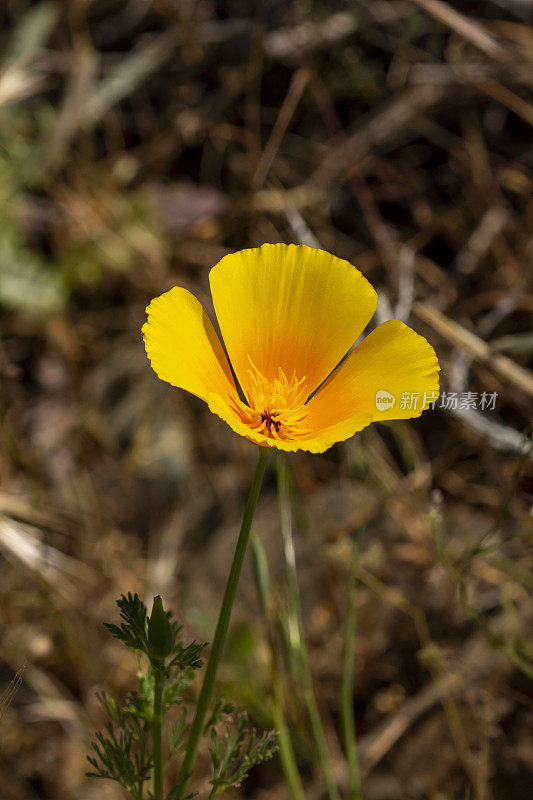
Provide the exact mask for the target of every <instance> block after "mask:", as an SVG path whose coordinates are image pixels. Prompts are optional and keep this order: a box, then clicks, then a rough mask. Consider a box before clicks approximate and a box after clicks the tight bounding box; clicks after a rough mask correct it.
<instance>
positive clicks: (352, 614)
mask: <svg viewBox="0 0 533 800" xmlns="http://www.w3.org/2000/svg"><path fill="white" fill-rule="evenodd" d="M352 548H353V549H352V558H351V565H350V577H349V584H348V608H347V613H346V634H345V639H344V656H343V662H342V688H341V721H342V732H343V736H344V750H345V753H346V762H347V765H348V786H349V794H348V797H349V798H350V800H361V778H360V775H359V761H358V758H357V740H356V737H355V722H354V713H353V676H354V655H355V627H356V622H357V616H356V605H355V599H356V589H357V569H358V565H359V537H358V535H357V536H356V537H355V539H354V541H353V545H352Z"/></svg>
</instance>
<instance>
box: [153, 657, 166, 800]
mask: <svg viewBox="0 0 533 800" xmlns="http://www.w3.org/2000/svg"><path fill="white" fill-rule="evenodd" d="M164 686H165V668H164V664H163V663H161V664H158V665H157V666H154V717H153V720H152V757H153V760H154V767H153V775H152V794H153V796H154V800H163V758H162V752H161V728H162V724H163V689H164Z"/></svg>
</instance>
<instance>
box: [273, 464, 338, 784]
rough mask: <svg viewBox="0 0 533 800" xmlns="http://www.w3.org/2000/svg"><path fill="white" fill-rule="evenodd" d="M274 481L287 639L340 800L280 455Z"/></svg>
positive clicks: (328, 777) (330, 781)
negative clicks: (309, 644) (284, 578)
mask: <svg viewBox="0 0 533 800" xmlns="http://www.w3.org/2000/svg"><path fill="white" fill-rule="evenodd" d="M277 479H278V498H279V508H280V521H281V535H282V538H283V551H284V555H285V566H286V569H287V583H288V594H289V615H290V622H289V624H290V637H291V643H292V646H293V647H294V650H295V653H296V656H297V664H298V671H299V673H300V680H301V682H302V692H303V697H304V701H305V704H306V706H307V713H308V715H309V721H310V723H311V730H312V731H313V737H314V739H315V744H316V749H317V752H318V758H319V761H320V765H321V767H322V772H323V773H324V781H325V783H326V789H327V793H328V796H329V798H330V800H340V794H339V790H338V788H337V784H336V782H335V779H334V777H333V770H332V768H331V761H330V757H329V753H328V747H327V743H326V737H325V734H324V729H323V727H322V721H321V719H320V713H319V711H318V706H317V702H316V698H315V693H314V691H313V681H312V676H311V670H310V668H309V658H308V655H307V647H306V644H305V637H304V630H303V621H302V611H301V606H300V591H299V588H298V577H297V574H296V557H295V553H294V542H293V538H292V512H291V499H290V484H289V474H288V467H287V462H286V460H285V458H284V457H283V456H282V455H280V457H279V458H278V464H277Z"/></svg>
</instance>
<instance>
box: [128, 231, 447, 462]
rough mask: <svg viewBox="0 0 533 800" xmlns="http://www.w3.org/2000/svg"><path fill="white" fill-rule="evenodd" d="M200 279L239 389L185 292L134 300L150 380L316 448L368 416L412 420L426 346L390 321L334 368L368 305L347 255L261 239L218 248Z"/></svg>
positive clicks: (268, 440) (276, 441)
mask: <svg viewBox="0 0 533 800" xmlns="http://www.w3.org/2000/svg"><path fill="white" fill-rule="evenodd" d="M209 282H210V286H211V294H212V296H213V304H214V308H215V313H216V316H217V319H218V323H219V326H220V331H221V333H222V337H223V340H224V343H225V346H226V350H227V353H228V356H229V360H230V362H231V365H232V367H233V371H234V374H235V376H236V378H237V381H238V384H239V386H240V392H241V395H240V396H239V391H238V389H237V388H236V384H235V381H234V378H233V375H232V370H231V368H230V364H229V362H228V358H227V357H226V354H225V353H224V350H223V348H222V345H221V343H220V340H219V338H218V336H217V334H216V333H215V330H214V328H213V325H212V323H211V320H210V319H209V317H208V315H207V314H206V312H205V311H204V309H203V307H202V306H201V304H200V303H199V302H198V300H197V299H196V298H195V297H194V295H192V294H191V293H190V292H188V291H187V290H186V289H182V288H180V287H175V288H174V289H171V290H170V291H169V292H166V293H165V294H162V295H161V296H160V297H156V298H155V299H154V300H152V302H151V303H150V305H149V306H148V308H147V309H146V311H147V314H148V321H147V322H146V323H145V324H144V326H143V329H142V330H143V335H144V342H145V346H146V352H147V354H148V358H149V359H150V362H151V364H152V367H153V369H154V371H155V372H156V374H157V375H158V376H159V377H160V378H161V379H162V380H164V381H168V383H171V384H172V385H173V386H178V387H180V388H181V389H185V390H186V391H188V392H191V393H192V394H195V395H197V396H198V397H200V398H201V399H202V400H204V401H205V402H206V403H207V404H208V406H209V408H210V409H211V411H212V412H213V413H215V414H217V415H218V416H219V417H221V418H222V419H223V420H224V421H225V422H227V424H228V425H229V426H230V427H231V428H233V430H234V431H236V433H239V434H241V435H242V436H246V438H247V439H250V441H252V442H255V443H256V444H258V445H262V446H268V447H277V448H279V449H280V450H309V451H311V452H312V453H320V452H323V451H324V450H327V449H328V448H329V447H331V446H332V445H333V444H334V443H335V442H340V441H344V440H345V439H348V438H349V437H350V436H353V434H354V433H357V431H360V430H361V429H362V428H364V427H366V425H369V424H370V423H371V422H376V421H379V420H389V419H408V418H409V417H418V416H420V414H421V413H422V411H424V410H425V409H426V408H428V406H429V404H430V403H431V402H432V401H433V400H435V399H436V398H437V396H438V391H439V379H438V372H439V363H438V361H437V357H436V355H435V351H434V350H433V348H432V347H431V345H429V344H428V342H427V341H426V340H425V339H424V338H423V337H422V336H419V335H418V334H417V333H415V332H414V331H413V330H411V328H408V327H407V325H404V323H403V322H399V321H398V320H389V321H388V322H384V323H383V324H382V325H379V326H378V327H377V328H375V329H374V330H373V331H372V332H371V333H370V334H369V335H368V336H367V337H366V338H365V339H363V341H362V342H361V343H360V344H358V345H357V347H355V348H354V349H353V350H352V351H351V352H350V353H349V355H348V356H347V357H346V358H345V359H344V361H343V362H342V363H341V364H340V366H338V365H339V362H340V361H341V359H342V358H343V357H344V356H345V355H346V353H347V352H348V351H349V350H350V348H351V347H352V345H353V343H354V342H355V340H356V339H357V338H358V336H359V335H360V334H361V332H362V331H363V330H364V328H365V327H366V325H367V324H368V322H369V320H370V318H371V317H372V315H373V313H374V311H375V309H376V305H377V294H376V292H375V290H374V288H373V287H372V286H371V285H370V283H369V282H368V281H367V280H366V278H364V277H363V275H361V273H360V272H359V271H358V270H357V269H355V267H353V266H352V265H351V264H349V263H348V262H347V261H344V260H342V259H340V258H335V256H332V255H330V254H329V253H326V252H325V251H323V250H314V249H312V248H310V247H305V246H304V245H284V244H264V245H263V246H262V247H258V248H253V249H250V250H241V251H240V252H237V253H232V254H230V255H227V256H225V257H224V258H223V259H222V260H221V261H220V262H219V263H218V264H217V265H216V266H215V267H213V269H212V270H211V272H210V273H209ZM241 398H244V402H243V399H241Z"/></svg>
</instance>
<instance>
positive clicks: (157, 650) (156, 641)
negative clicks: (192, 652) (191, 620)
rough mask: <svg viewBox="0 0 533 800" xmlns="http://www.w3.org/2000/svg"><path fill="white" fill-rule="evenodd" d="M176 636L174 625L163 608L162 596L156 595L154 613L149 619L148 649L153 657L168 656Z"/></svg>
mask: <svg viewBox="0 0 533 800" xmlns="http://www.w3.org/2000/svg"><path fill="white" fill-rule="evenodd" d="M173 644H174V637H173V635H172V626H171V624H170V621H169V619H168V616H167V612H166V611H165V610H164V608H163V601H162V600H161V596H160V595H157V597H154V604H153V606H152V614H151V616H150V619H149V620H148V649H149V651H150V655H151V656H152V658H166V657H167V656H168V655H170V653H171V652H172V646H173Z"/></svg>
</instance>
